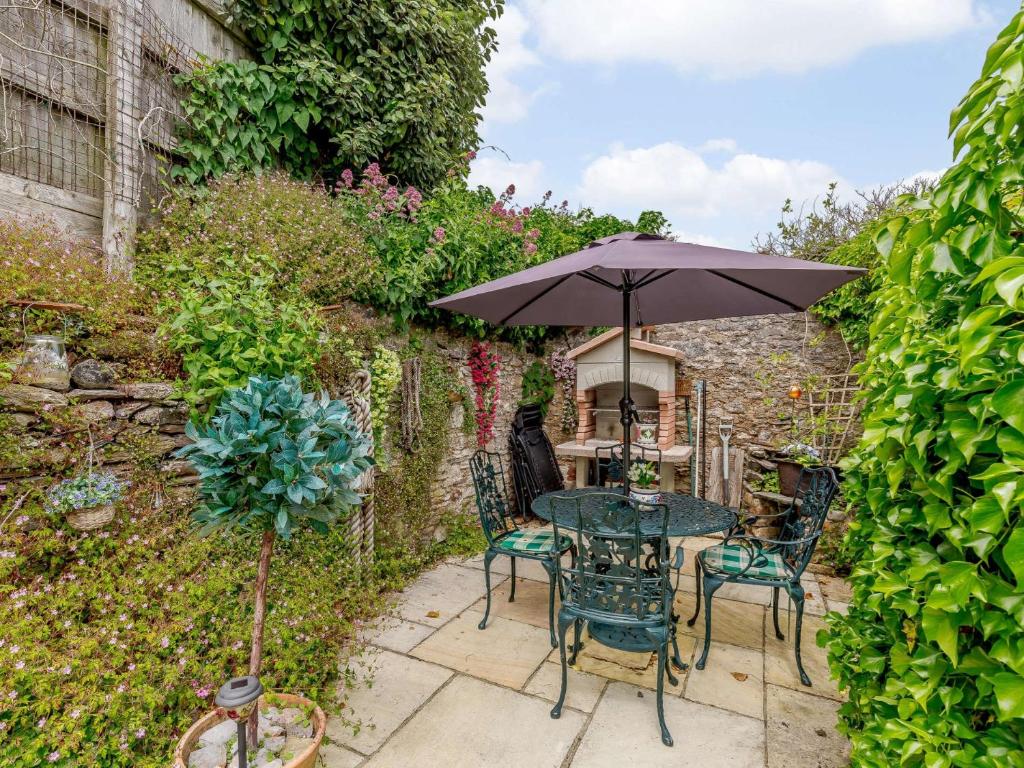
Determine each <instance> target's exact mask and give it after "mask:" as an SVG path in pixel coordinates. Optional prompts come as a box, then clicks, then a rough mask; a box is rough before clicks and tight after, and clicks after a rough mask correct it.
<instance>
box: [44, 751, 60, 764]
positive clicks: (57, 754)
mask: <svg viewBox="0 0 1024 768" xmlns="http://www.w3.org/2000/svg"><path fill="white" fill-rule="evenodd" d="M46 759H47V760H48V761H49V762H51V763H56V762H57V761H58V760H60V750H57V749H55V750H53V752H51V753H50V754H48V755H47V756H46Z"/></svg>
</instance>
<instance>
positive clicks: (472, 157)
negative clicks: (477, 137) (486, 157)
mask: <svg viewBox="0 0 1024 768" xmlns="http://www.w3.org/2000/svg"><path fill="white" fill-rule="evenodd" d="M466 159H467V160H476V150H473V149H471V150H469V152H467V153H466Z"/></svg>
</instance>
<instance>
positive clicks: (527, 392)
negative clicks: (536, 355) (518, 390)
mask: <svg viewBox="0 0 1024 768" xmlns="http://www.w3.org/2000/svg"><path fill="white" fill-rule="evenodd" d="M554 399H555V374H553V373H552V372H551V369H550V368H549V367H548V366H547V365H545V364H544V361H543V360H534V361H533V362H532V363H530V364H529V365H528V366H527V367H526V370H525V371H523V396H522V399H521V400H520V401H519V404H520V405H539V406H540V412H541V414H543V415H544V416H547V415H548V408H549V407H550V405H551V401H552V400H554Z"/></svg>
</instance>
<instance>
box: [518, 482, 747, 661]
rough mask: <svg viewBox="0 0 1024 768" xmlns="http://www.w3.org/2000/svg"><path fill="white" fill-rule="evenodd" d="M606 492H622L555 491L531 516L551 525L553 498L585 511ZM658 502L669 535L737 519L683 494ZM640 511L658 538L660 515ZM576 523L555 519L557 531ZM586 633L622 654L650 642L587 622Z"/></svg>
mask: <svg viewBox="0 0 1024 768" xmlns="http://www.w3.org/2000/svg"><path fill="white" fill-rule="evenodd" d="M609 492H611V493H622V488H596V487H594V488H576V489H574V490H571V491H554V492H552V493H545V494H541V495H540V496H538V497H537V498H536V499H534V500H533V507H532V508H533V513H534V514H535V515H537V517H539V518H541V519H542V520H545V521H547V522H551V516H552V515H551V506H552V502H551V500H552V498H553V497H555V496H562V497H565V496H568V497H571V498H579V497H582V502H581V506H583V508H584V510H585V509H586V504H587V498H586V497H587V496H595V495H596V494H600V493H609ZM594 503H595V508H594V511H595V512H597V511H600V507H599V506H598V505H599V504H600V502H599V501H598V500H597V498H595V499H594ZM660 503H661V504H664V505H665V506H667V507H668V530H667V532H668V535H669V536H706V535H708V534H709V533H718V532H720V531H726V530H729V529H730V528H732V527H733V526H735V525H736V523H737V521H738V519H739V518H738V517H737V515H736V512H734V511H733V510H731V509H729V508H728V507H724V506H722V505H721V504H716V503H714V502H713V501H707V500H706V499H698V498H695V497H693V496H687V495H685V494H682V493H674V492H669V491H663V492H662V494H661V500H660ZM569 511H571V507H568V508H567V509H566V513H568V512H569ZM639 512H640V532H641V534H647V533H650V535H651V537H652V538H656V537H659V536H660V535H661V520H660V519H656V518H657V517H658V516H659V515H660V512H658V511H657V508H656V507H654V508H645V507H644V505H641V506H640V509H639ZM575 523H576V520H575V515H574V514H573V516H572V518H571V519H570V517H569V514H563V515H560V516H559V518H558V525H559V527H560V528H568V529H572V528H574V527H575ZM672 621H673V623H676V622H678V621H679V617H678V616H676V615H675V614H674V613H673V615H672ZM588 631H589V632H590V635H591V637H593V638H594V639H595V640H597V641H598V642H599V643H601V644H603V645H607V646H609V647H611V648H618V649H619V650H623V651H635V650H638V649H640V648H644V647H645V646H646V645H647V644H648V643H649V639H648V638H646V637H645V636H643V632H642V630H640V631H637V630H632V629H630V628H628V627H622V626H617V625H615V624H601V623H598V622H594V621H592V622H590V623H589V626H588ZM673 662H674V663H675V665H676V667H678V668H679V669H685V668H686V664H684V663H683V660H682V659H680V658H679V656H678V655H675V656H674V657H673Z"/></svg>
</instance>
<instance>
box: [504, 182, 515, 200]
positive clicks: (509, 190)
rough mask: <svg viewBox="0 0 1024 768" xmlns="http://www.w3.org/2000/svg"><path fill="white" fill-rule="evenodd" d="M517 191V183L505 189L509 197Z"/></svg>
mask: <svg viewBox="0 0 1024 768" xmlns="http://www.w3.org/2000/svg"><path fill="white" fill-rule="evenodd" d="M515 193H516V185H515V184H509V185H508V188H507V189H506V190H505V195H506V196H507V197H512V195H514V194H515Z"/></svg>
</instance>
